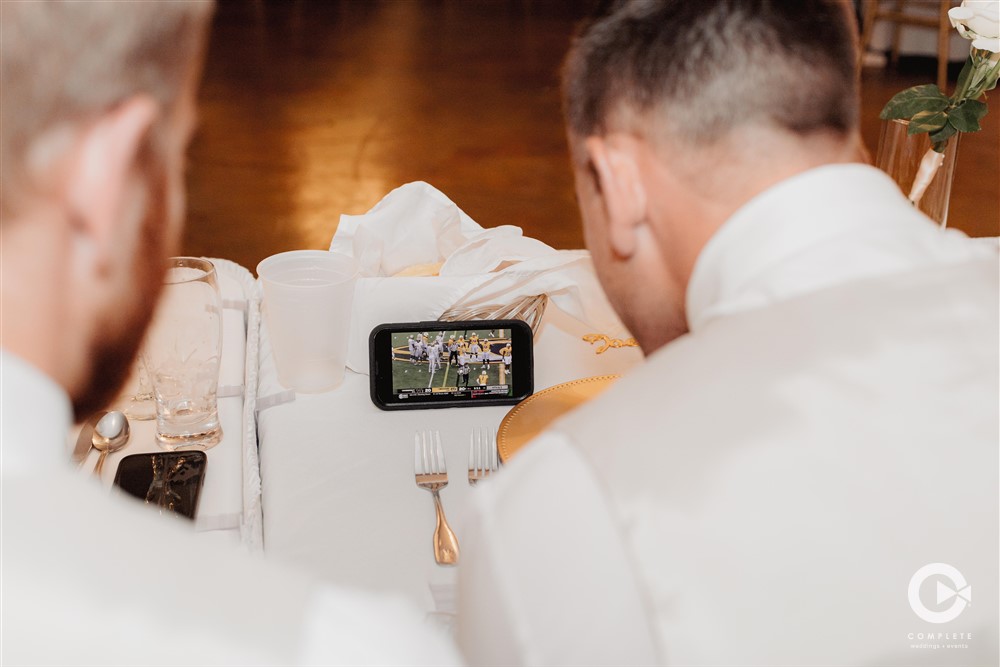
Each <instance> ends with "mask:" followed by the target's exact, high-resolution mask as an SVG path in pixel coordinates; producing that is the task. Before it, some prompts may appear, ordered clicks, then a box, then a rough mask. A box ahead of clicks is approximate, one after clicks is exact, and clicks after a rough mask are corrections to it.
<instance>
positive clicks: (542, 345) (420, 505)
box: [258, 304, 641, 612]
mask: <svg viewBox="0 0 1000 667" xmlns="http://www.w3.org/2000/svg"><path fill="white" fill-rule="evenodd" d="M587 333H598V332H594V331H592V330H589V329H588V328H587V327H586V326H585V325H583V324H582V323H580V322H578V321H577V320H575V319H572V318H570V317H569V316H567V315H565V314H564V313H562V311H560V310H558V308H556V307H555V306H554V305H551V304H550V306H549V309H548V311H547V312H546V315H545V319H544V321H543V325H542V329H541V331H540V333H539V334H538V336H536V339H535V391H539V390H541V389H545V388H546V387H550V386H552V385H554V384H558V383H560V382H566V381H569V380H573V379H577V378H581V377H588V376H593V375H603V374H608V373H621V372H624V371H626V370H627V369H628V368H630V367H631V366H632V365H634V364H635V363H637V362H638V361H639V360H640V359H641V353H640V352H639V350H638V349H637V348H623V349H612V350H608V351H607V352H605V353H604V354H602V355H596V354H595V348H594V346H592V345H591V344H589V343H587V342H584V341H583V340H582V336H583V335H584V334H587ZM260 353H261V356H260V379H259V387H258V395H259V396H260V401H261V405H267V404H268V403H269V398H270V397H271V396H278V395H280V394H281V392H283V391H285V390H284V388H283V387H281V385H280V384H279V383H278V381H277V375H276V372H275V369H274V365H273V361H272V359H271V354H270V348H269V344H268V341H267V327H266V325H263V324H262V326H261V350H260ZM509 409H510V408H509V407H475V408H449V409H437V410H408V411H400V412H383V411H381V410H379V409H378V408H376V407H375V406H374V405H372V403H371V400H370V398H369V379H368V376H367V375H363V374H358V373H352V372H351V371H347V376H346V379H345V380H344V383H343V384H342V385H341V386H340V387H338V388H337V389H336V390H334V391H330V392H327V393H322V394H314V395H308V394H299V395H297V396H295V400H294V401H292V402H290V403H285V404H280V405H274V406H272V407H266V408H264V409H262V410H260V412H259V413H258V436H259V441H260V459H261V478H262V484H263V512H264V549H265V553H266V554H267V555H268V556H269V557H276V558H279V559H282V560H284V561H286V562H291V563H293V564H295V565H298V566H302V567H304V568H306V569H308V570H310V571H312V572H313V573H315V574H316V575H318V576H320V577H321V578H324V579H326V580H328V581H331V582H337V583H343V584H350V585H353V586H358V587H362V588H365V589H373V590H380V591H393V592H397V593H402V594H404V595H406V596H407V597H409V598H410V599H412V600H413V601H414V602H415V603H416V604H418V605H419V606H420V607H421V608H423V609H425V610H427V611H441V612H450V611H452V610H453V607H452V594H453V589H452V584H453V581H454V575H455V570H454V568H444V567H440V566H437V565H435V563H434V557H433V552H432V549H431V535H432V533H433V531H434V505H433V502H432V499H431V495H430V494H429V493H428V492H426V491H424V490H421V489H419V488H417V486H416V484H415V481H414V477H413V435H414V432H415V431H417V430H419V429H438V430H440V432H441V438H442V441H443V445H444V450H445V457H446V459H447V464H448V474H449V485H448V487H447V488H446V489H444V490H443V491H442V493H441V498H442V501H443V503H444V507H445V510H446V513H447V516H448V519H449V522H450V523H451V524H452V527H453V528H454V529H455V532H456V534H457V535H458V538H459V542H460V543H461V539H462V534H463V529H462V523H463V520H464V514H465V512H464V510H465V507H466V504H467V501H468V499H469V494H471V493H475V489H474V488H471V487H469V486H468V482H467V471H468V460H467V459H468V449H469V435H470V432H471V431H472V429H473V428H475V427H482V426H484V427H489V428H491V429H495V428H497V426H499V424H500V421H501V420H502V419H503V417H504V415H505V414H506V413H507V411H508V410H509ZM501 474H502V471H501ZM554 482H555V480H554ZM432 589H433V592H432Z"/></svg>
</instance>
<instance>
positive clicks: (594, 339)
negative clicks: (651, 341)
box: [583, 334, 639, 354]
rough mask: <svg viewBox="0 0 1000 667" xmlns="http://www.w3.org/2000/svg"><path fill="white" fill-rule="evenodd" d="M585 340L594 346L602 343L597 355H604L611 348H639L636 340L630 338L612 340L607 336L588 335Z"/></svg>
mask: <svg viewBox="0 0 1000 667" xmlns="http://www.w3.org/2000/svg"><path fill="white" fill-rule="evenodd" d="M583 340H585V341H586V342H588V343H590V344H591V345H593V344H594V343H600V344H601V346H600V347H599V348H597V352H596V354H604V353H605V352H607V351H608V349H609V348H612V347H614V348H620V347H639V343H638V342H637V341H636V340H635V338H628V339H626V340H622V339H621V338H612V337H611V336H608V335H607V334H587V335H586V336H584V337H583Z"/></svg>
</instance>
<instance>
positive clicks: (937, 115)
mask: <svg viewBox="0 0 1000 667" xmlns="http://www.w3.org/2000/svg"><path fill="white" fill-rule="evenodd" d="M947 122H948V114H946V113H945V112H943V111H920V112H917V113H916V114H914V115H913V118H911V119H910V129H908V130H907V131H906V133H907V134H920V133H921V132H936V131H938V130H940V129H941V128H942V127H944V126H945V124H946V123H947Z"/></svg>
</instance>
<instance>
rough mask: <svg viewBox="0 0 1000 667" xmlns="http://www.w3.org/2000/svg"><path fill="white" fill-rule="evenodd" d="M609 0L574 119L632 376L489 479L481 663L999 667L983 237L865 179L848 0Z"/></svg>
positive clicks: (999, 393) (473, 646)
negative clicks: (640, 356)
mask: <svg viewBox="0 0 1000 667" xmlns="http://www.w3.org/2000/svg"><path fill="white" fill-rule="evenodd" d="M612 4H613V5H614V7H613V8H612V10H611V11H610V12H609V13H608V14H607V15H605V16H603V17H600V18H598V19H596V20H595V21H593V22H592V23H590V24H589V25H587V26H586V27H585V28H584V29H583V30H582V31H581V32H580V34H579V36H578V37H577V39H576V40H575V41H574V44H573V47H572V49H571V51H570V54H569V56H568V58H567V62H566V67H565V71H564V82H563V85H564V94H565V100H564V101H565V110H566V119H567V125H568V136H569V143H570V149H571V154H572V160H573V169H574V174H575V179H576V190H577V195H578V198H579V201H580V207H581V212H582V217H583V228H584V236H585V239H586V242H587V246H588V248H589V249H590V251H591V253H592V255H593V259H594V265H595V267H596V269H597V273H598V276H599V277H600V279H601V283H602V286H603V288H604V290H605V291H606V292H607V293H608V295H609V297H610V301H611V303H612V304H614V306H615V308H616V310H617V312H618V314H619V315H620V316H621V318H622V320H623V321H624V322H625V324H626V325H627V326H628V327H629V329H630V330H631V331H632V333H633V334H634V335H635V338H636V339H637V340H638V342H639V344H640V345H641V347H642V349H643V351H644V352H645V354H646V355H647V361H646V363H645V364H644V365H643V366H641V367H640V368H638V369H636V370H635V371H633V372H631V373H630V374H629V375H627V376H626V377H624V378H622V379H621V380H619V381H618V382H617V383H616V385H615V386H614V387H612V388H611V389H610V390H608V392H607V393H605V394H604V395H602V396H601V397H599V398H598V399H596V400H594V401H593V402H591V403H588V404H586V405H585V406H584V407H582V408H580V409H578V410H576V411H575V412H572V413H570V414H569V415H568V416H566V417H564V418H563V419H561V420H560V421H558V422H557V423H556V424H555V425H554V427H553V428H552V429H551V430H550V431H549V432H547V433H546V434H544V435H542V436H541V437H539V438H538V439H536V440H535V441H534V442H533V443H531V444H530V445H529V446H527V447H526V448H524V449H523V450H522V451H521V452H519V453H518V454H517V457H516V458H515V459H514V460H513V461H512V462H511V463H510V465H508V466H506V467H505V469H504V471H503V474H501V475H496V476H494V477H493V478H491V480H490V482H489V483H486V484H481V485H479V486H478V487H477V492H476V494H475V495H476V503H477V505H478V511H477V512H476V513H475V515H474V516H472V517H471V518H470V519H469V520H468V522H467V525H468V526H469V527H470V529H471V530H467V531H466V533H467V534H465V535H463V542H462V557H463V563H462V569H461V572H460V584H461V585H460V612H461V613H460V619H459V639H460V644H461V645H462V647H463V649H464V650H465V652H466V655H467V657H468V658H469V659H470V661H471V662H473V663H474V664H532V665H556V664H589V665H599V664H603V665H624V664H629V665H636V664H667V665H727V666H730V667H731V666H735V665H768V666H773V665H798V666H807V665H814V666H818V665H914V664H921V665H951V664H969V665H995V664H997V662H998V648H997V643H998V642H997V635H998V633H997V625H998V617H997V608H998V583H997V582H998V579H997V562H998V522H1000V521H998V519H1000V517H998V505H1000V503H998V478H997V468H998V450H1000V434H998V424H1000V377H998V366H1000V362H998V349H997V348H998V346H997V341H998V338H1000V312H998V311H1000V294H998V280H997V276H998V272H1000V263H998V253H997V247H996V243H995V240H993V242H992V243H991V244H983V243H980V242H977V241H974V240H970V239H968V238H967V237H965V236H964V235H963V234H961V233H960V232H957V231H951V230H949V231H947V232H942V231H941V230H940V229H938V228H937V227H936V226H935V225H934V223H932V221H930V220H929V219H927V218H926V217H924V216H923V215H922V214H921V213H919V212H918V211H917V210H916V209H915V208H914V207H913V206H912V205H911V204H910V203H909V202H908V201H907V200H906V198H905V197H904V196H903V195H902V194H901V193H900V192H899V189H898V188H897V187H896V185H895V183H894V182H893V181H892V180H891V179H890V178H888V177H887V176H886V175H885V174H884V173H882V172H880V171H878V170H876V169H874V168H873V167H870V166H868V165H865V164H862V163H861V151H860V141H859V138H858V94H857V69H856V62H855V61H856V53H857V44H856V37H855V34H856V33H855V26H854V25H853V20H852V18H851V15H850V7H849V5H848V3H846V2H837V1H836V0H712V1H711V2H691V1H690V0H642V1H633V2H616V3H612ZM928 565H930V566H931V567H930V568H928V567H927V566H928ZM956 572H959V573H961V574H960V575H956V574H955V573H956ZM973 591H974V592H975V596H973V595H972V593H973ZM970 602H971V603H970ZM928 637H932V638H934V639H933V640H931V641H925V638H928Z"/></svg>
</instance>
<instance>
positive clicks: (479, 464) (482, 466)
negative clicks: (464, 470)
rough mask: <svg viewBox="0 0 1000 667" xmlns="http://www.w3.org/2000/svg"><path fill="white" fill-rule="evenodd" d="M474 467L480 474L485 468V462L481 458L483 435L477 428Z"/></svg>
mask: <svg viewBox="0 0 1000 667" xmlns="http://www.w3.org/2000/svg"><path fill="white" fill-rule="evenodd" d="M476 467H477V468H478V469H479V472H480V473H482V472H483V470H484V469H485V468H486V460H485V459H484V458H483V434H482V432H481V431H480V430H479V429H478V428H477V429H476Z"/></svg>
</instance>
